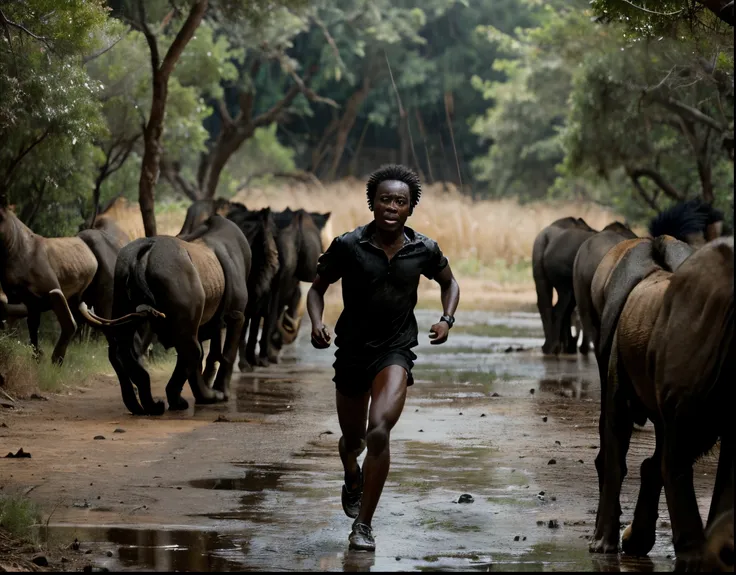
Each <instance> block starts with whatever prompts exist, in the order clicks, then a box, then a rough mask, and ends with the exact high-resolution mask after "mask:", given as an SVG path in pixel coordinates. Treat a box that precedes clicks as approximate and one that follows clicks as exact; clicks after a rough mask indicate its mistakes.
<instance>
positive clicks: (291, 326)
mask: <svg viewBox="0 0 736 575" xmlns="http://www.w3.org/2000/svg"><path fill="white" fill-rule="evenodd" d="M119 213H120V212H119V210H116V209H115V204H114V203H112V204H111V205H110V206H108V208H107V209H105V210H103V211H102V213H101V214H99V215H97V216H96V217H95V218H94V219H93V221H92V222H88V223H87V225H85V226H84V227H85V228H86V229H83V230H81V231H80V232H79V233H78V234H77V235H76V236H75V237H71V238H45V237H42V236H39V235H37V234H34V233H33V232H32V231H31V230H30V229H29V228H28V227H26V226H25V225H24V224H23V223H22V222H21V221H20V220H19V219H18V218H17V216H16V215H15V214H14V213H13V211H12V210H10V209H8V208H5V207H0V282H1V285H2V289H3V293H2V294H0V320H3V321H4V320H6V319H19V318H23V317H25V318H26V322H27V325H28V331H29V335H30V340H31V345H32V346H33V348H34V350H35V351H36V353H37V354H40V349H39V345H38V329H39V325H40V320H41V314H42V313H43V312H45V311H48V310H52V311H53V313H54V315H55V316H56V318H57V319H58V322H59V325H60V327H61V333H60V335H59V339H58V341H57V343H56V346H55V348H54V351H53V353H52V356H51V359H52V361H53V362H55V363H61V362H63V360H64V356H65V354H66V350H67V347H68V345H69V343H70V341H71V340H72V338H73V336H74V334H75V332H76V331H77V327H78V326H82V325H85V324H88V325H92V326H93V327H95V328H97V329H99V330H100V331H101V332H102V333H104V334H105V336H106V337H107V341H108V344H109V346H108V348H109V351H108V358H109V360H110V363H111V365H112V366H113V368H114V369H115V372H116V374H117V376H118V379H119V381H120V386H121V391H122V396H123V401H124V403H125V405H126V407H127V408H128V409H129V410H130V412H131V413H133V414H140V415H143V414H148V415H160V414H162V413H163V412H164V410H165V406H164V403H163V402H161V401H159V402H156V401H154V400H153V397H152V395H151V387H150V379H149V376H148V373H147V371H146V370H145V368H144V367H143V363H142V361H141V360H142V358H143V355H144V353H145V352H146V351H147V350H148V348H149V345H150V343H152V341H153V340H154V338H157V339H158V341H159V342H160V343H161V344H162V345H163V346H164V347H165V348H167V349H169V348H171V347H173V348H175V349H176V351H177V362H176V367H175V368H174V371H173V373H172V375H171V379H170V381H169V383H168V384H167V386H166V395H167V400H168V403H169V409H172V410H176V409H186V408H187V402H186V401H185V400H184V399H183V398H182V397H181V391H182V389H183V386H184V383H185V382H186V381H187V380H189V384H190V386H191V389H192V393H193V395H194V397H195V400H196V402H197V403H200V404H202V403H213V402H217V401H225V400H227V397H228V391H229V382H230V379H231V376H232V372H233V365H234V363H235V359H236V357H237V355H238V351H239V352H240V361H239V367H240V370H241V371H247V370H250V369H252V366H254V365H258V366H266V365H268V364H269V363H270V362H277V361H278V355H279V351H280V349H281V347H282V346H283V345H284V344H288V343H291V342H292V341H293V340H294V339H295V337H296V334H297V332H298V329H299V322H300V316H301V310H300V309H299V307H300V303H301V301H302V298H301V290H300V285H299V282H302V281H304V282H311V281H313V280H314V277H315V274H316V267H317V260H318V258H319V256H320V254H321V253H322V251H323V241H324V240H323V232H324V231H325V229H326V226H327V224H328V221H329V217H330V214H329V213H324V214H321V213H310V212H307V211H304V210H301V209H300V210H297V211H292V210H290V209H286V210H285V211H282V212H274V211H272V210H270V209H269V208H264V209H261V210H255V211H252V210H248V209H247V208H246V207H245V206H243V205H242V204H239V203H235V202H229V201H226V200H220V199H216V200H200V201H197V202H194V203H193V204H192V205H191V206H190V207H189V209H188V211H187V216H186V219H185V222H184V225H183V226H182V229H181V231H180V232H179V234H177V235H176V236H167V235H159V236H155V237H152V238H146V237H143V233H142V229H136V228H134V229H132V230H131V228H130V227H128V228H127V229H124V228H125V227H126V226H125V225H124V222H122V221H121V220H120V219H118V218H116V215H119ZM138 218H140V216H138ZM136 236H138V237H136ZM90 308H91V309H90ZM261 320H262V321H263V329H261V330H260V331H261V338H260V342H258V341H257V339H258V332H259V327H260V324H261ZM249 326H250V332H249V334H248V337H247V339H246V333H247V332H248V327H249ZM223 331H224V332H225V335H224V341H223V337H222V334H223ZM208 340H209V341H210V351H209V353H208V355H207V361H206V366H205V370H204V372H202V367H201V366H202V343H203V342H205V341H208ZM257 343H260V349H259V353H258V355H256V344H257ZM218 363H219V366H218V365H217V364H218ZM136 389H137V396H136Z"/></svg>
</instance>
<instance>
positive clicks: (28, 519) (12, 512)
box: [0, 495, 41, 541]
mask: <svg viewBox="0 0 736 575" xmlns="http://www.w3.org/2000/svg"><path fill="white" fill-rule="evenodd" d="M40 521H41V510H40V508H39V507H38V505H37V504H36V503H34V502H33V501H31V500H30V499H28V498H26V497H21V496H19V495H0V528H2V529H3V530H5V531H6V532H8V533H10V534H11V535H12V536H14V537H16V538H18V539H22V540H25V541H33V540H34V526H35V525H36V524H38V523H39V522H40Z"/></svg>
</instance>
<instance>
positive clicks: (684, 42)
mask: <svg viewBox="0 0 736 575" xmlns="http://www.w3.org/2000/svg"><path fill="white" fill-rule="evenodd" d="M733 72H734V68H733V3H732V2H727V1H720V0H707V1H706V0H704V1H691V0H631V1H628V0H594V1H593V2H589V1H588V0H558V1H551V2H543V1H541V0H422V1H421V2H419V1H418V0H370V1H368V0H338V1H335V0H316V1H310V2H305V1H304V0H277V1H275V2H266V1H264V0H257V1H245V0H217V1H215V0H209V1H208V0H196V1H192V0H189V1H184V0H145V1H144V0H110V1H109V2H101V1H94V0H87V1H83V0H70V1H68V2H64V3H59V2H57V1H56V0H27V1H25V2H4V3H2V4H0V196H2V198H3V199H4V200H5V201H6V202H7V203H9V204H11V205H13V206H14V209H15V211H16V213H17V214H18V215H19V217H20V218H21V219H22V220H23V221H24V222H26V224H27V225H29V226H30V227H31V228H32V229H34V231H36V232H37V233H41V234H44V235H68V234H72V233H75V232H76V231H77V230H78V229H79V226H80V225H83V223H84V222H85V221H89V220H90V219H91V217H92V215H93V214H94V213H95V210H96V209H98V208H99V206H102V205H104V204H105V203H106V202H107V201H109V200H110V199H112V198H115V197H118V196H125V197H127V198H129V199H130V200H132V201H135V202H140V206H141V211H142V214H143V218H144V223H145V225H146V231H147V233H148V234H149V235H150V234H151V233H155V218H154V213H155V209H156V206H157V205H160V204H161V203H165V202H167V201H171V200H172V199H174V198H188V199H190V200H194V199H198V198H207V197H213V196H222V197H231V196H233V195H234V194H235V193H236V192H238V191H240V190H242V189H244V188H247V187H249V186H255V185H264V184H269V183H271V184H277V183H278V182H280V181H287V180H293V179H297V180H301V181H306V182H309V181H314V179H315V178H316V179H319V180H320V181H322V182H330V181H334V180H336V179H340V178H344V177H347V176H356V177H362V176H364V175H365V174H366V173H368V172H370V171H372V170H373V169H375V168H376V167H378V166H379V165H380V164H382V163H385V162H402V163H405V164H407V165H410V166H412V167H414V168H416V169H417V170H418V171H419V172H420V173H421V176H422V178H423V179H424V180H425V181H427V182H429V183H432V182H448V183H449V182H451V183H453V184H455V185H456V186H459V187H460V189H461V191H462V192H463V193H465V194H468V195H470V196H472V197H473V198H474V199H477V200H482V199H488V198H502V197H516V198H518V199H519V200H520V201H522V202H526V201H532V200H540V199H550V200H554V199H555V198H559V199H567V200H569V199H580V200H586V201H592V202H596V203H599V204H601V205H604V206H607V207H612V208H615V209H616V210H618V211H620V212H621V213H623V214H625V216H626V217H628V218H630V219H631V220H632V221H643V220H644V219H645V218H648V217H650V216H651V215H653V214H654V213H656V212H658V211H660V210H662V209H664V208H665V207H667V206H668V205H670V204H671V203H672V202H674V201H677V200H680V199H683V198H690V197H694V196H701V197H703V198H704V199H705V200H707V201H714V202H715V204H716V206H717V207H719V208H720V209H721V210H723V211H724V212H725V213H726V214H727V220H728V221H729V223H731V224H732V222H733V134H734V124H733V107H734V74H733ZM336 201H339V198H338V199H336Z"/></svg>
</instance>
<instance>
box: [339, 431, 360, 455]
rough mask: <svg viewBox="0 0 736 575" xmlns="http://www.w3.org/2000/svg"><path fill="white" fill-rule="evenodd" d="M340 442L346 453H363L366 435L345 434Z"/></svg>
mask: <svg viewBox="0 0 736 575" xmlns="http://www.w3.org/2000/svg"><path fill="white" fill-rule="evenodd" d="M340 441H341V442H342V444H343V447H344V449H345V451H347V452H348V453H350V452H352V451H360V452H362V451H363V449H365V433H363V434H360V433H356V434H350V435H345V434H343V436H342V437H341V438H340Z"/></svg>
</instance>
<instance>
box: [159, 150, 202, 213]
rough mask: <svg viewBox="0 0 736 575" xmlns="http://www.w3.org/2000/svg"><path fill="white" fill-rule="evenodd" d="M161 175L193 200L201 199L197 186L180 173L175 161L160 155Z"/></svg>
mask: <svg viewBox="0 0 736 575" xmlns="http://www.w3.org/2000/svg"><path fill="white" fill-rule="evenodd" d="M161 175H162V176H163V177H164V178H166V179H167V180H168V182H169V183H170V184H171V185H172V186H174V188H176V189H177V190H179V191H180V192H181V193H182V194H184V195H185V196H186V197H187V198H189V199H190V200H192V201H193V202H196V201H197V200H200V199H202V198H201V195H200V193H199V191H198V190H197V188H196V187H195V186H193V185H192V184H191V182H189V181H187V180H186V179H185V178H184V176H182V175H181V170H180V168H179V166H178V164H177V163H176V162H170V161H169V160H168V159H167V158H166V157H162V158H161Z"/></svg>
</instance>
